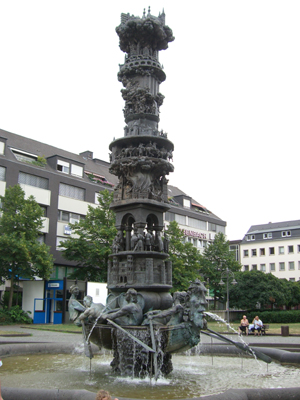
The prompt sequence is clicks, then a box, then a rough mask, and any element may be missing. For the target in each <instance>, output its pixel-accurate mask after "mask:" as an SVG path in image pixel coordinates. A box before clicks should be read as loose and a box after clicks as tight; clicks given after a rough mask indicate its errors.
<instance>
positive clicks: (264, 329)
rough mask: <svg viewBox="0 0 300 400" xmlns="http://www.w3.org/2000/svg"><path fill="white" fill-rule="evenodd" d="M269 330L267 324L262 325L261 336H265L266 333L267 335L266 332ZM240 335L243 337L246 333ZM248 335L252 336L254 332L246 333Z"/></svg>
mask: <svg viewBox="0 0 300 400" xmlns="http://www.w3.org/2000/svg"><path fill="white" fill-rule="evenodd" d="M269 328H270V325H268V324H264V325H263V326H262V328H261V334H262V335H265V334H266V333H267V331H268V330H269ZM242 334H243V335H245V334H246V332H242ZM248 335H254V332H250V331H249V332H248Z"/></svg>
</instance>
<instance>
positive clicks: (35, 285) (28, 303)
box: [22, 280, 45, 319]
mask: <svg viewBox="0 0 300 400" xmlns="http://www.w3.org/2000/svg"><path fill="white" fill-rule="evenodd" d="M44 284H45V282H44V281H43V280H39V281H24V282H23V300H22V310H24V311H31V314H30V317H31V318H32V319H33V311H34V299H36V298H39V299H42V298H43V297H44ZM37 309H39V306H38V302H37Z"/></svg>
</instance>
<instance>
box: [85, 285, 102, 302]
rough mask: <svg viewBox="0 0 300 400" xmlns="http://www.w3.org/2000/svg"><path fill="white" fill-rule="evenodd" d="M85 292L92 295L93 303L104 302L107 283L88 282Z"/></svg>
mask: <svg viewBox="0 0 300 400" xmlns="http://www.w3.org/2000/svg"><path fill="white" fill-rule="evenodd" d="M87 294H88V295H89V296H92V298H93V302H94V303H102V304H103V305H105V304H106V297H107V283H99V282H88V284H87Z"/></svg>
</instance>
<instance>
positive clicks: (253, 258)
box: [231, 220, 300, 281]
mask: <svg viewBox="0 0 300 400" xmlns="http://www.w3.org/2000/svg"><path fill="white" fill-rule="evenodd" d="M231 245H232V246H233V245H234V244H233V243H232V244H231ZM239 252H240V262H241V264H242V266H243V268H242V270H243V271H251V270H259V271H262V272H270V273H272V274H273V275H275V276H276V277H277V278H285V279H288V280H290V281H298V280H300V220H296V221H284V222H276V223H271V222H270V223H268V224H262V225H253V226H251V227H250V229H249V230H248V232H247V233H246V235H245V237H244V238H243V240H242V241H241V242H240V249H239Z"/></svg>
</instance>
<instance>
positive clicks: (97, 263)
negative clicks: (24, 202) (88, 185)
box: [60, 190, 117, 282]
mask: <svg viewBox="0 0 300 400" xmlns="http://www.w3.org/2000/svg"><path fill="white" fill-rule="evenodd" d="M112 196H113V194H112V193H110V192H109V191H108V190H104V191H102V192H101V193H100V194H99V196H98V200H99V206H98V207H92V206H89V207H88V213H87V215H86V217H85V219H82V220H80V221H79V222H78V223H75V224H69V225H70V227H71V229H72V234H74V236H73V237H71V238H70V239H67V240H66V241H64V242H62V243H61V244H60V248H61V249H62V254H63V256H64V257H65V258H66V259H67V260H71V261H75V262H77V265H78V267H82V268H77V270H76V271H75V272H74V273H73V274H72V275H71V276H70V278H73V279H75V278H77V279H81V280H85V279H87V280H89V281H99V282H106V280H107V264H108V257H109V255H110V254H111V246H112V242H113V239H114V237H115V236H116V234H117V229H116V227H115V213H114V212H113V211H112V210H111V209H110V203H111V201H112Z"/></svg>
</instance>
